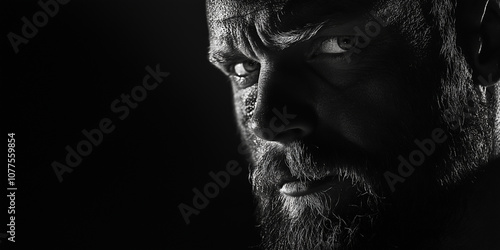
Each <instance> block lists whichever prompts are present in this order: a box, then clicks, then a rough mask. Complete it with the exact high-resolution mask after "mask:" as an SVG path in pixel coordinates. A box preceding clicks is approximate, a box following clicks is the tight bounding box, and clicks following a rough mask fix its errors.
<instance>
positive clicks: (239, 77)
mask: <svg viewBox="0 0 500 250" xmlns="http://www.w3.org/2000/svg"><path fill="white" fill-rule="evenodd" d="M259 69H260V63H258V62H256V61H253V60H245V61H241V62H237V63H234V64H230V65H229V66H228V72H229V78H230V79H231V81H232V82H234V83H235V84H236V85H237V86H238V87H239V88H246V87H249V86H251V85H253V84H254V83H257V81H258V78H259V76H258V75H259V74H258V73H259Z"/></svg>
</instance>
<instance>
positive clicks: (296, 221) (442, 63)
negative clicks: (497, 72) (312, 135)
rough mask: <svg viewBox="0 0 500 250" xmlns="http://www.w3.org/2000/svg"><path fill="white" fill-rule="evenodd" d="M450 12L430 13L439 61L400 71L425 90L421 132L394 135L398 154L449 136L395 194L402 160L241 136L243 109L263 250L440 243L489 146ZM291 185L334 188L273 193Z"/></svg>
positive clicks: (482, 108)
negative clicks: (437, 133)
mask: <svg viewBox="0 0 500 250" xmlns="http://www.w3.org/2000/svg"><path fill="white" fill-rule="evenodd" d="M436 4H437V5H439V3H436ZM450 6H452V5H449V6H447V5H446V4H443V6H434V8H433V9H434V11H435V13H434V15H436V16H438V18H437V19H438V20H440V22H441V21H442V22H445V23H439V24H438V27H439V28H433V29H432V30H434V31H435V32H436V36H437V37H438V38H436V39H439V40H440V41H441V43H440V44H439V45H436V47H433V48H427V50H426V51H430V52H429V54H431V55H432V54H434V55H438V54H439V55H440V56H439V57H438V58H436V56H434V58H429V57H425V58H426V59H423V60H420V63H418V64H417V63H415V64H413V65H412V66H410V67H409V69H408V72H406V74H405V75H406V79H407V81H406V82H407V83H408V84H411V85H413V86H422V85H423V86H424V87H423V88H422V87H420V89H426V91H427V92H426V93H425V94H426V97H425V98H424V97H422V96H418V97H415V98H416V99H415V100H414V101H421V102H422V103H423V104H420V106H419V107H418V106H417V107H413V111H415V110H419V109H421V108H422V107H425V111H424V112H423V113H424V114H421V115H422V116H421V117H419V118H420V119H418V120H421V121H422V122H423V123H424V124H423V125H422V126H420V127H422V128H424V129H422V130H421V131H419V132H418V133H417V132H415V133H412V132H409V133H408V134H406V135H399V136H401V137H402V138H407V139H408V140H407V144H406V145H397V146H396V147H398V148H396V149H394V150H395V151H394V152H406V151H408V152H409V151H410V150H411V149H414V148H415V146H414V145H413V144H412V142H413V139H415V138H429V136H430V134H431V133H430V131H432V129H433V128H442V129H443V130H444V131H445V132H446V134H447V135H448V139H447V140H446V141H445V142H444V143H443V144H442V145H440V147H439V149H437V150H436V152H435V153H434V154H433V155H432V157H430V158H429V159H427V160H426V162H425V164H424V165H423V166H421V167H420V169H418V170H416V171H415V173H414V174H413V175H412V176H411V177H410V178H409V179H408V180H407V181H406V182H405V183H404V185H405V187H404V188H403V187H401V188H398V191H397V192H396V193H394V194H391V193H390V192H388V190H387V186H386V185H385V180H384V178H383V174H382V173H383V172H384V171H385V170H387V169H396V167H397V165H398V162H397V161H396V158H397V156H396V155H397V154H398V153H392V154H390V155H389V154H388V155H386V156H380V155H371V154H369V153H367V152H364V151H363V150H361V149H359V148H357V147H356V146H354V145H351V144H349V142H347V141H343V142H342V143H338V144H339V145H342V144H343V146H345V145H348V146H347V147H342V148H331V147H329V146H318V145H314V144H313V143H308V142H305V141H294V142H291V143H288V144H286V145H283V144H279V143H275V142H268V141H264V140H261V139H259V138H257V137H256V136H255V135H253V134H252V133H251V132H249V131H248V130H247V129H246V127H247V126H244V124H246V122H245V121H246V120H248V119H249V116H248V115H247V113H246V112H245V111H240V113H239V114H238V115H239V117H240V118H241V123H240V130H241V131H243V132H244V134H243V140H244V141H245V142H246V143H247V146H248V148H249V149H250V153H251V158H250V161H251V162H252V166H251V168H250V180H251V183H252V188H253V192H254V195H255V197H256V201H257V216H258V220H259V227H260V229H261V236H262V247H263V248H264V249H276V250H280V249H395V248H397V247H399V248H400V249H401V248H403V249H417V248H418V246H423V245H427V246H429V245H436V244H439V241H440V240H441V238H442V237H443V236H442V235H441V233H442V231H443V225H444V224H447V223H448V222H449V221H450V219H451V218H452V217H453V216H455V213H459V210H460V209H461V206H462V204H461V203H460V201H459V199H460V198H457V197H460V190H459V187H460V185H461V184H463V183H465V182H468V181H469V180H472V179H474V177H475V174H476V173H477V172H478V170H479V169H480V167H481V165H483V164H484V163H486V162H487V160H488V159H487V158H488V157H487V156H488V155H489V148H490V146H491V145H492V138H489V136H488V132H490V131H492V125H491V124H489V122H488V116H490V117H491V114H490V113H488V112H491V111H489V110H491V109H490V108H489V107H488V106H487V105H486V103H487V102H486V97H485V96H484V95H483V94H482V92H481V91H480V90H478V89H477V87H476V86H474V84H473V79H472V74H471V70H470V68H469V66H468V63H467V62H466V59H465V58H464V56H463V55H462V54H461V53H460V52H459V50H458V49H457V46H456V41H455V39H454V37H453V36H451V38H450V35H449V34H452V33H454V32H451V31H454V28H453V25H454V24H453V23H446V22H451V21H450V20H449V19H448V18H439V16H452V12H453V11H452V9H451V8H452V7H450ZM449 29H451V31H450V30H449ZM416 58H417V57H416ZM418 58H422V56H419V57H418ZM414 61H419V60H418V59H415V60H414ZM436 83H439V84H436ZM417 92H418V90H416V93H417ZM422 93H424V92H422ZM415 96H417V95H415ZM245 102H248V101H246V100H244V101H243V103H245ZM248 103H254V102H248ZM249 110H253V108H250V109H249ZM250 113H251V112H250ZM416 113H418V111H417V112H415V114H416ZM413 126H414V127H419V126H418V125H413ZM409 127H410V126H409ZM336 139H338V138H336ZM337 142H338V140H337ZM397 150H399V151H397ZM403 155H404V154H403ZM424 166H425V167H424ZM290 180H293V181H296V182H299V183H300V185H302V186H314V185H316V184H317V183H322V182H324V181H331V182H332V183H334V184H332V186H331V187H330V188H329V189H327V190H322V191H320V192H316V193H312V194H309V195H304V196H299V197H290V196H287V195H284V194H282V193H281V192H280V191H279V190H280V186H281V185H283V183H284V182H285V181H290ZM400 185H402V184H400ZM448 226H450V224H448ZM415 228H416V229H415Z"/></svg>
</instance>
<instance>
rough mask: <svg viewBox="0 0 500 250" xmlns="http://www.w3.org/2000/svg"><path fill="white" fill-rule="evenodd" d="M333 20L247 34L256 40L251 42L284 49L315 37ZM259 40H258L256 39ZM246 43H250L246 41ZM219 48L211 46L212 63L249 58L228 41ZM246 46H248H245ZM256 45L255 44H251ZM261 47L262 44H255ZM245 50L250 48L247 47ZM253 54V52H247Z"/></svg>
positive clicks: (265, 29)
mask: <svg viewBox="0 0 500 250" xmlns="http://www.w3.org/2000/svg"><path fill="white" fill-rule="evenodd" d="M330 21H331V19H330V18H328V17H326V20H325V21H322V22H319V23H315V24H310V23H309V24H306V25H304V26H303V27H300V28H297V29H293V30H290V31H285V32H283V31H271V30H269V29H267V28H262V27H261V28H260V29H259V28H257V30H256V35H254V36H250V35H247V37H249V38H250V39H252V38H253V39H252V40H254V41H250V42H249V43H250V44H254V45H255V44H257V43H261V44H262V45H263V46H264V47H266V48H273V49H278V50H283V49H285V48H288V47H290V46H292V45H294V44H297V43H300V42H304V41H307V40H309V39H311V38H312V37H314V36H315V35H316V34H317V33H318V32H319V31H320V30H321V29H322V28H323V27H324V26H326V25H327V24H328V23H329V22H330ZM255 40H257V41H255ZM244 44H246V45H250V44H247V43H244ZM217 47H218V48H213V47H210V49H209V52H208V60H209V61H210V62H211V63H212V64H226V63H228V62H233V61H237V60H242V59H246V58H248V56H246V55H245V54H244V53H243V52H242V51H241V49H242V48H236V47H235V46H230V44H228V43H224V45H222V46H217ZM245 47H246V46H245ZM250 47H254V46H250ZM255 47H261V46H255ZM245 50H247V51H248V50H249V49H248V48H246V49H245ZM247 54H253V53H247Z"/></svg>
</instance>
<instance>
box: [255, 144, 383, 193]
mask: <svg viewBox="0 0 500 250" xmlns="http://www.w3.org/2000/svg"><path fill="white" fill-rule="evenodd" d="M252 151H253V152H252V163H253V164H251V166H250V169H249V170H250V176H249V177H250V178H249V179H250V181H251V183H252V186H253V187H254V191H258V192H259V193H261V192H263V193H264V194H265V193H266V192H267V194H269V193H268V192H274V191H275V190H277V188H278V187H279V186H281V185H282V184H283V183H285V182H288V181H303V182H305V181H312V180H320V179H322V178H325V177H327V176H337V177H338V178H339V180H341V181H344V180H350V181H351V182H352V184H353V186H358V187H359V188H362V189H363V190H365V191H366V192H369V193H375V190H373V186H374V184H375V181H376V180H375V179H374V178H373V176H375V175H374V174H376V173H375V171H376V169H375V168H373V167H370V165H369V163H370V162H373V160H372V157H370V156H368V155H367V154H365V153H364V152H362V151H361V150H353V149H352V148H342V149H339V148H331V147H328V148H327V147H326V146H323V147H320V146H317V145H312V144H305V143H304V142H302V141H293V142H291V143H289V144H286V145H283V144H278V143H262V144H260V145H258V146H254V150H252ZM255 189H257V190H255Z"/></svg>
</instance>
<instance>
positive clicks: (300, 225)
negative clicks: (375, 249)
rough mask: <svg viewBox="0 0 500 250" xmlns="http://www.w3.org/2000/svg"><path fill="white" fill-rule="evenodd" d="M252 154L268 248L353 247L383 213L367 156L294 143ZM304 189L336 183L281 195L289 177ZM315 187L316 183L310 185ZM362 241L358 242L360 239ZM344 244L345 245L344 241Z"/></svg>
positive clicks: (259, 210) (253, 175)
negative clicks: (301, 193)
mask: <svg viewBox="0 0 500 250" xmlns="http://www.w3.org/2000/svg"><path fill="white" fill-rule="evenodd" d="M257 151H258V152H260V153H255V152H254V154H253V156H254V162H255V166H258V168H254V169H253V171H252V172H251V176H250V177H251V180H252V183H253V192H254V194H255V196H256V198H257V203H258V211H257V213H258V217H259V218H260V227H261V232H262V237H263V244H264V245H263V247H264V248H265V249H339V248H340V247H341V246H344V247H347V246H351V243H354V239H355V238H357V237H358V236H359V235H360V234H363V233H364V232H363V229H367V228H371V226H372V224H373V222H374V221H376V218H377V216H378V214H379V211H378V209H379V203H380V202H381V198H380V197H379V196H378V194H377V193H379V190H376V187H380V183H376V181H377V179H375V178H373V177H372V176H376V174H375V173H373V172H374V170H371V169H374V168H370V167H369V166H368V164H367V162H369V161H368V160H365V159H368V158H370V157H369V156H366V157H362V155H364V154H363V153H362V152H356V155H357V157H356V158H354V159H359V160H357V162H353V160H352V159H353V158H352V157H350V156H351V154H352V153H353V152H352V151H351V152H350V153H348V154H346V153H347V152H339V151H337V150H336V151H333V152H334V153H333V155H332V152H329V153H328V155H327V157H325V156H326V155H325V154H326V153H327V152H324V151H323V150H321V148H319V147H308V146H306V145H305V144H304V143H303V142H299V141H295V142H292V143H290V144H288V145H287V146H282V145H279V144H265V145H262V146H261V147H258V150H257ZM291 176H293V178H295V179H297V180H298V181H299V182H300V183H301V184H303V185H314V183H315V182H322V181H323V182H324V181H333V182H334V183H335V184H334V185H333V186H331V187H329V188H328V189H326V190H323V191H320V192H316V193H313V194H310V195H304V196H300V197H290V196H287V195H283V194H281V193H280V192H279V186H280V185H282V183H283V181H285V180H290V179H289V178H290V177H291ZM311 183H313V184H311ZM357 241H359V240H357ZM341 242H342V243H341Z"/></svg>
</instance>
